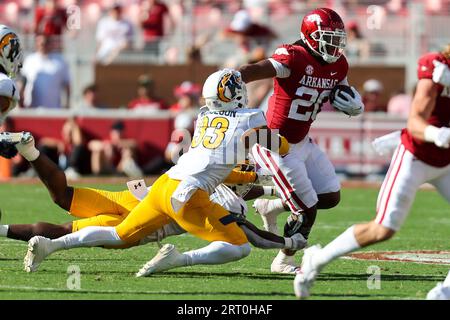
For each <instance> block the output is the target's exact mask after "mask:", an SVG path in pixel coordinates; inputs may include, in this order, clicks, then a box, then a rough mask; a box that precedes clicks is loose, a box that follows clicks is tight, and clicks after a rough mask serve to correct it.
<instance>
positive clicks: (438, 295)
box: [427, 282, 450, 300]
mask: <svg viewBox="0 0 450 320" xmlns="http://www.w3.org/2000/svg"><path fill="white" fill-rule="evenodd" d="M427 300H450V287H446V286H444V285H443V283H442V282H439V283H438V284H437V285H436V287H434V288H433V289H431V290H430V292H428V294H427Z"/></svg>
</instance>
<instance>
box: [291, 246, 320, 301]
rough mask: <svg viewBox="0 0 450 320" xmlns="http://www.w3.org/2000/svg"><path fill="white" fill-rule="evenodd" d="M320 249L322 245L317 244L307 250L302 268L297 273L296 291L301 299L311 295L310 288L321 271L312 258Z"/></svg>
mask: <svg viewBox="0 0 450 320" xmlns="http://www.w3.org/2000/svg"><path fill="white" fill-rule="evenodd" d="M320 250H321V247H320V245H315V246H312V247H309V248H308V249H306V250H305V253H304V255H303V259H302V266H301V270H300V272H298V273H297V275H296V276H295V280H294V292H295V295H296V297H297V298H299V299H306V298H308V297H309V296H310V289H311V287H312V285H313V284H314V281H315V280H316V277H317V275H318V274H319V272H320V269H319V268H318V267H317V266H315V265H314V264H313V262H312V259H313V257H314V255H315V254H316V253H317V252H318V251H320Z"/></svg>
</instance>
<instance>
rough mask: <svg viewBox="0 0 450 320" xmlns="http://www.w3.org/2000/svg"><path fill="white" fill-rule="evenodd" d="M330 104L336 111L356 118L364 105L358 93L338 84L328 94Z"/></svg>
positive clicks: (351, 88)
mask: <svg viewBox="0 0 450 320" xmlns="http://www.w3.org/2000/svg"><path fill="white" fill-rule="evenodd" d="M329 99H330V103H331V105H332V106H333V107H334V108H335V109H336V110H338V111H341V112H343V113H345V114H346V115H349V116H356V115H358V114H361V113H362V112H363V111H364V104H363V103H362V99H361V96H360V95H359V93H358V91H356V90H355V89H354V88H353V87H349V86H346V85H342V84H339V85H337V86H335V87H334V88H333V90H331V92H330V96H329Z"/></svg>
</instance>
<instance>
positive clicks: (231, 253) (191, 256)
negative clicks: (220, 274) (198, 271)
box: [183, 241, 250, 266]
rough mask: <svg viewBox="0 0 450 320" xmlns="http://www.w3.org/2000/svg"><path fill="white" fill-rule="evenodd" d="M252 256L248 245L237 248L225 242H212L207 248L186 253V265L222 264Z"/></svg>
mask: <svg viewBox="0 0 450 320" xmlns="http://www.w3.org/2000/svg"><path fill="white" fill-rule="evenodd" d="M249 254H250V245H249V244H248V243H246V244H243V245H240V246H237V245H233V244H231V243H228V242H224V241H214V242H211V243H210V244H209V245H207V246H206V247H203V248H200V249H197V250H192V251H188V252H184V253H183V255H184V256H185V257H186V261H185V263H186V264H185V265H190V266H193V265H196V264H222V263H227V262H231V261H236V260H239V259H242V258H244V257H246V256H248V255H249Z"/></svg>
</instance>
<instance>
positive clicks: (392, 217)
mask: <svg viewBox="0 0 450 320" xmlns="http://www.w3.org/2000/svg"><path fill="white" fill-rule="evenodd" d="M449 49H450V46H448V47H447V49H446V50H444V51H443V52H440V53H428V54H426V55H424V56H422V57H421V58H420V59H419V62H418V69H417V74H418V79H419V81H418V83H417V89H416V92H415V95H414V98H413V102H412V107H411V112H410V114H409V117H408V123H407V128H406V129H403V131H402V133H401V142H400V144H399V145H398V147H397V149H396V151H395V153H394V155H393V157H392V161H391V164H390V167H389V170H388V173H387V175H386V177H385V179H384V181H383V184H382V186H381V189H380V192H379V194H378V200H377V207H376V211H377V214H376V217H375V219H374V220H373V221H371V222H368V223H363V224H357V225H353V226H351V227H350V228H348V229H347V230H346V231H345V232H344V233H342V234H341V235H340V236H338V237H337V238H336V239H335V240H333V241H332V242H331V243H329V244H328V245H327V246H325V247H324V248H321V247H320V246H319V245H316V246H313V247H310V248H308V249H306V250H305V254H304V256H303V261H302V266H301V272H300V273H298V274H297V276H296V277H295V281H294V289H295V294H296V296H297V297H299V298H306V297H308V296H309V295H310V288H311V286H312V285H313V283H314V280H315V279H316V277H317V275H318V273H319V272H320V270H321V269H322V268H323V267H324V266H326V265H327V264H328V263H330V262H331V261H333V260H335V259H337V258H339V257H341V256H343V255H345V254H347V253H350V252H352V251H355V250H358V249H360V248H364V247H367V246H369V245H371V244H375V243H378V242H381V241H384V240H388V239H390V238H391V237H392V236H393V235H394V234H395V233H396V232H397V231H398V230H399V229H400V227H401V226H402V225H403V223H404V221H405V219H406V217H407V215H408V213H409V210H410V208H411V205H412V202H413V200H414V198H415V195H416V192H417V190H418V189H419V187H420V186H421V185H422V184H424V183H426V182H428V183H431V184H432V185H434V186H435V187H436V189H437V190H438V191H439V193H440V194H441V195H442V196H443V197H444V198H445V199H446V200H447V201H448V202H450V128H449V127H450V109H449V106H450V87H448V86H447V87H446V86H443V85H441V84H438V83H436V82H434V81H433V78H436V77H437V73H436V74H435V76H433V71H434V69H435V65H437V64H439V63H441V64H445V65H446V66H447V67H448V66H450V50H449Z"/></svg>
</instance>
